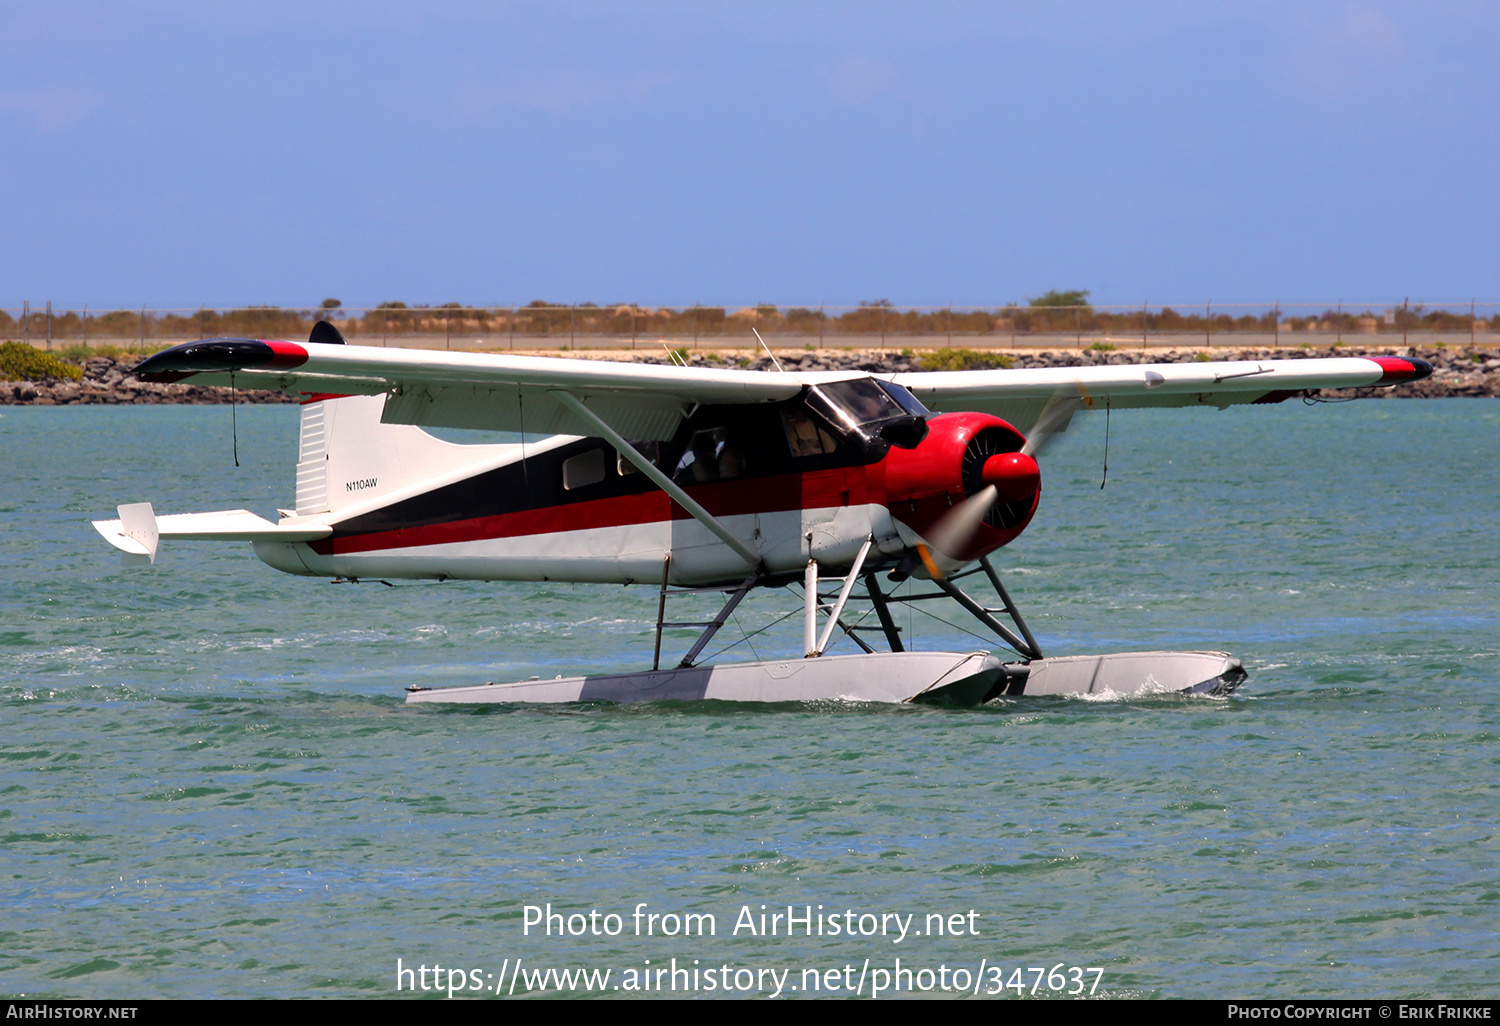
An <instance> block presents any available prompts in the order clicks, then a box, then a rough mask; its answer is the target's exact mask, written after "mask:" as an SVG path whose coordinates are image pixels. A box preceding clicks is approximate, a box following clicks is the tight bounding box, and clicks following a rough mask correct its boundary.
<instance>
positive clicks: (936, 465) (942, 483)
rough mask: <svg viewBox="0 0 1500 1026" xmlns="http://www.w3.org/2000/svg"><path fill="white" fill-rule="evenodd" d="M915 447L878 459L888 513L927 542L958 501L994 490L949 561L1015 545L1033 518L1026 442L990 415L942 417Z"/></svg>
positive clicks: (1035, 492) (1037, 490) (1034, 477)
mask: <svg viewBox="0 0 1500 1026" xmlns="http://www.w3.org/2000/svg"><path fill="white" fill-rule="evenodd" d="M927 425H928V432H927V437H926V438H924V439H922V441H921V443H920V444H919V445H918V446H917V447H916V448H915V449H897V448H893V449H891V451H890V453H889V454H887V456H886V457H885V459H884V460H882V461H881V464H882V467H883V469H884V471H885V492H886V508H888V509H889V510H890V511H891V515H892V516H893V517H895V518H896V519H897V520H900V521H901V522H902V523H904V524H906V525H907V526H908V527H910V528H912V529H913V530H914V531H916V532H917V533H918V534H920V535H922V536H923V537H924V538H931V536H932V530H933V528H934V527H935V526H936V525H937V523H938V522H939V521H940V520H942V519H943V517H944V516H946V515H947V514H948V512H949V511H950V510H951V509H952V508H953V507H954V506H956V505H957V504H958V503H960V502H963V501H964V500H965V499H967V498H969V497H970V496H972V495H976V494H978V493H979V492H981V491H983V490H984V489H985V488H986V487H988V486H990V485H994V486H995V491H996V497H995V501H994V502H993V503H991V504H990V507H989V509H988V510H986V511H985V514H984V519H983V522H982V523H980V524H979V525H978V527H977V528H975V530H974V532H973V534H972V535H970V537H969V538H968V540H967V542H966V543H965V544H964V545H962V547H961V548H960V550H959V551H956V552H948V553H945V555H947V556H949V557H950V558H953V559H956V560H960V561H967V560H971V559H978V558H979V557H980V556H983V555H985V554H986V553H989V552H993V551H995V550H996V549H998V548H1000V547H1001V546H1002V545H1006V544H1008V543H1010V542H1011V541H1013V540H1014V539H1015V538H1016V537H1017V536H1018V535H1019V534H1020V533H1021V532H1022V531H1024V530H1026V525H1027V524H1029V523H1031V518H1032V516H1033V515H1034V514H1035V513H1036V507H1037V502H1038V501H1039V500H1040V498H1041V473H1040V471H1039V469H1038V468H1037V465H1036V461H1035V460H1034V459H1032V458H1031V457H1030V456H1025V455H1022V454H1021V451H1020V450H1021V447H1022V446H1023V445H1025V444H1026V439H1025V437H1024V436H1023V435H1022V434H1021V433H1020V432H1019V431H1017V430H1016V429H1015V428H1013V427H1011V426H1010V425H1009V424H1007V423H1006V422H1005V421H1003V420H1001V419H1000V418H999V417H992V416H990V415H989V414H987V413H945V414H942V415H940V416H936V417H933V418H932V419H931V420H929V421H928V422H927Z"/></svg>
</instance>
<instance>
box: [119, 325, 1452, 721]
mask: <svg viewBox="0 0 1500 1026" xmlns="http://www.w3.org/2000/svg"><path fill="white" fill-rule="evenodd" d="M762 344H764V343H762ZM766 351H767V353H768V354H770V350H769V349H767V350H766ZM771 359H772V363H773V364H774V363H775V357H774V355H772V357H771ZM1431 373H1432V367H1431V365H1430V364H1428V363H1426V362H1425V361H1423V360H1420V359H1415V358H1411V357H1396V356H1386V357H1344V358H1308V359H1295V360H1262V361H1209V362H1191V363H1168V364H1128V365H1108V366H1087V367H1061V368H1046V369H1012V370H979V371H952V372H919V373H905V374H872V373H861V372H853V371H851V372H827V371H825V372H801V371H793V370H781V369H780V367H779V365H776V366H773V367H772V368H770V369H766V370H745V369H740V370H736V369H720V368H707V367H695V366H682V365H677V364H676V363H674V364H673V365H658V364H643V363H619V362H607V361H601V360H586V359H567V358H553V357H527V356H514V355H500V354H490V353H482V352H447V351H442V352H439V351H429V350H416V349H398V348H389V349H388V348H384V347H380V348H376V347H368V346H357V345H350V344H347V343H346V342H345V340H344V338H343V337H342V336H341V335H340V333H339V332H338V330H337V329H336V328H335V327H334V326H333V325H332V324H331V323H329V322H327V321H320V322H318V323H317V324H316V325H315V326H314V328H313V330H312V334H311V336H310V337H309V339H308V341H307V342H305V343H300V342H290V341H277V340H262V339H244V338H210V339H204V340H201V341H196V342H190V343H186V344H183V345H178V346H174V347H172V348H170V349H166V350H164V351H162V352H160V353H157V354H155V355H154V356H151V357H149V358H148V359H146V360H145V361H144V362H143V363H141V364H140V365H139V366H138V367H137V368H136V369H135V374H136V375H137V376H138V377H140V378H142V379H144V380H147V381H161V382H173V381H185V380H191V381H192V382H193V383H194V384H204V385H227V386H233V387H235V388H247V389H272V390H277V391H281V392H287V393H294V394H300V395H301V396H302V399H303V401H302V405H301V433H300V451H299V457H298V462H297V466H296V485H295V500H294V506H293V508H291V509H282V510H279V511H278V519H277V520H276V521H271V520H269V519H266V518H264V517H261V516H259V515H257V514H256V513H253V512H251V511H249V510H242V509H237V510H220V511H215V512H206V513H186V514H169V515H157V514H156V512H155V510H154V508H153V506H152V504H151V503H149V502H136V503H128V504H124V505H121V506H119V507H118V518H117V519H110V520H100V521H95V522H94V526H95V528H96V529H97V530H98V531H99V533H100V534H101V535H103V536H104V538H105V539H107V540H108V541H109V542H110V543H111V544H112V545H114V546H115V547H116V548H117V549H120V550H121V551H122V552H123V556H122V559H123V561H124V562H126V563H127V564H144V563H150V562H154V561H155V558H156V555H157V551H158V547H159V545H160V543H161V542H162V541H165V540H168V539H171V540H173V541H177V540H201V541H238V542H245V541H248V542H250V543H252V545H253V546H254V550H255V554H256V555H257V556H258V557H259V558H260V559H261V560H262V561H264V562H265V563H267V564H269V565H270V566H272V567H274V568H276V569H277V570H281V571H284V572H286V573H289V574H298V575H303V576H309V577H319V578H331V579H334V580H342V581H357V580H359V579H377V580H381V581H389V580H390V579H436V580H448V579H463V580H476V581H532V582H539V581H570V582H585V583H594V584H616V585H620V584H624V585H633V584H639V585H644V586H647V587H651V588H653V589H655V590H656V591H657V593H658V601H657V615H656V624H655V656H654V658H653V660H652V666H651V668H650V669H649V670H647V669H641V670H637V671H633V672H624V673H600V674H589V675H582V676H575V677H566V678H557V679H553V680H540V679H535V678H534V679H531V680H523V681H514V682H500V683H496V682H476V683H474V684H472V685H468V684H465V685H458V686H445V687H423V686H412V687H410V688H408V690H407V695H406V700H407V701H408V702H410V703H530V702H631V701H640V700H657V701H662V700H668V701H700V700H723V701H742V702H810V701H813V702H819V701H843V702H876V703H911V702H942V703H952V704H958V705H972V704H979V703H984V702H987V701H991V700H995V699H997V698H1001V697H1008V696H1036V695H1065V696H1091V695H1118V696H1132V695H1139V694H1146V693H1187V694H1198V695H1221V694H1225V693H1228V692H1230V691H1232V690H1234V689H1235V688H1236V687H1237V686H1239V684H1240V683H1241V682H1242V681H1244V680H1245V678H1246V673H1245V670H1244V668H1243V666H1242V665H1241V663H1240V661H1239V660H1238V659H1236V658H1235V657H1234V656H1232V655H1230V654H1228V653H1225V652H1117V653H1109V654H1102V655H1101V654H1087V655H1071V656H1070V655H1063V656H1044V655H1043V652H1042V649H1041V647H1040V645H1039V644H1038V642H1037V640H1036V637H1035V636H1034V635H1033V634H1032V632H1031V630H1030V629H1029V628H1028V626H1027V624H1026V621H1025V619H1024V618H1023V617H1022V615H1021V612H1020V610H1019V609H1018V608H1017V606H1016V603H1015V602H1014V601H1013V600H1012V598H1011V596H1010V594H1009V592H1008V591H1007V590H1006V588H1005V585H1004V583H1003V582H1002V580H1001V577H1000V575H999V573H998V572H997V571H996V569H995V566H994V564H993V563H992V561H991V560H990V556H991V555H992V554H993V553H995V552H996V551H997V550H999V549H1000V548H1002V547H1003V546H1006V545H1009V544H1011V543H1013V542H1015V541H1016V539H1017V538H1019V537H1020V536H1021V535H1022V533H1023V532H1024V531H1025V530H1026V528H1027V526H1028V525H1029V524H1030V523H1031V521H1032V518H1033V517H1034V516H1035V515H1036V513H1037V509H1038V505H1039V502H1040V500H1041V469H1040V466H1039V464H1038V461H1037V457H1038V455H1039V453H1040V452H1041V450H1042V448H1043V446H1044V445H1045V444H1046V443H1047V441H1048V439H1049V438H1051V437H1052V436H1053V435H1055V434H1056V433H1057V432H1059V431H1062V430H1064V429H1065V428H1066V427H1067V425H1068V423H1069V421H1070V420H1071V418H1072V417H1073V416H1074V415H1076V414H1078V413H1079V412H1080V411H1116V410H1131V409H1149V408H1164V407H1184V406H1209V407H1216V408H1219V409H1223V408H1225V407H1227V406H1230V405H1236V404H1247V403H1248V404H1266V403H1277V402H1282V401H1284V400H1287V399H1291V398H1294V397H1302V396H1307V395H1309V394H1313V393H1316V392H1318V391H1319V390H1323V389H1364V388H1372V389H1373V388H1380V387H1387V386H1391V385H1394V384H1397V383H1400V382H1403V381H1413V380H1418V379H1421V378H1425V377H1427V376H1428V375H1430V374H1431ZM428 428H468V429H476V430H488V431H507V432H515V433H518V434H519V436H520V439H521V440H520V441H519V442H517V443H510V444H494V443H482V444H459V443H454V442H450V441H446V440H444V439H441V438H439V437H437V436H436V435H434V434H432V433H430V432H429V431H428V430H427V429H428ZM907 581H910V582H911V584H910V586H909V587H908V588H907V589H906V590H905V591H904V592H902V590H901V588H900V585H901V584H902V582H907ZM970 582H973V583H970ZM975 583H977V584H978V585H980V586H981V587H982V586H983V585H988V588H989V593H988V594H979V593H978V592H977V591H976V590H975V588H974V584H975ZM759 588H765V589H784V590H785V592H786V594H788V595H790V596H791V597H792V599H791V600H789V601H793V604H792V605H791V608H790V610H789V611H788V613H787V616H788V617H795V616H796V615H797V613H798V612H799V611H800V613H801V619H802V644H801V649H802V654H801V657H800V658H798V657H792V658H785V659H779V660H777V659H772V660H759V661H754V662H730V663H723V662H719V663H715V662H713V661H711V660H710V661H700V657H701V656H702V654H703V652H704V649H705V648H706V647H707V646H708V644H709V642H710V641H711V640H712V639H713V638H714V636H715V634H716V633H717V632H718V631H720V630H721V629H722V628H723V627H724V626H725V624H726V623H727V622H728V621H729V620H730V618H731V616H732V614H733V613H734V611H735V609H736V607H738V606H739V604H740V603H741V602H742V601H743V600H744V598H745V597H746V595H748V594H750V593H751V592H752V591H753V590H755V589H759ZM799 592H800V595H799ZM856 592H858V594H856ZM971 592H972V593H971ZM683 595H697V596H704V595H719V596H722V605H721V606H720V607H719V609H718V612H717V613H715V614H714V615H712V616H711V617H709V618H708V619H706V620H695V621H673V620H669V619H668V614H667V602H668V599H669V598H673V599H675V598H677V597H680V596H683ZM702 601H703V600H701V599H700V603H701V602H702ZM929 601H936V602H945V603H947V602H951V603H953V604H956V606H958V607H959V608H961V609H962V610H964V611H965V612H966V613H967V614H969V615H970V616H972V617H973V618H974V619H975V620H977V621H978V623H979V624H980V625H982V627H983V628H984V629H985V630H986V631H987V632H989V634H992V635H993V637H994V638H995V641H996V643H997V644H996V645H995V646H994V650H980V651H912V650H910V649H909V648H908V645H907V644H906V640H905V639H903V636H902V634H903V632H902V629H901V628H900V627H899V626H898V625H897V617H896V616H894V615H893V608H895V607H897V606H898V604H899V603H906V602H929ZM713 603H714V604H715V605H718V600H717V599H715V600H713ZM799 606H800V610H799V608H798V607H799ZM676 608H681V607H680V606H678V607H676ZM861 610H862V612H861ZM686 627H691V628H694V629H696V630H697V638H696V640H695V641H694V642H693V643H692V645H691V647H690V648H688V650H687V652H686V654H685V655H683V657H682V658H681V659H680V660H679V661H677V662H676V663H675V665H665V666H664V665H663V661H662V652H661V650H662V640H663V633H664V631H665V630H666V629H668V628H686ZM986 637H988V635H986ZM844 639H847V640H848V644H847V645H846V648H848V649H849V650H850V651H848V652H847V654H833V653H831V652H830V649H831V648H833V647H834V645H835V644H837V643H838V642H840V641H843V640H844ZM872 641H873V642H874V643H875V644H871V642H872ZM877 646H881V648H879V649H877ZM1002 646H1003V647H1002ZM668 662H669V663H670V659H669V660H668Z"/></svg>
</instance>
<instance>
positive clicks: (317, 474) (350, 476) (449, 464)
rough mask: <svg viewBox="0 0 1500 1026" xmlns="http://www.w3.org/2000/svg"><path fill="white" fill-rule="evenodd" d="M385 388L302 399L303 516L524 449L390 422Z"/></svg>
mask: <svg viewBox="0 0 1500 1026" xmlns="http://www.w3.org/2000/svg"><path fill="white" fill-rule="evenodd" d="M384 407H385V396H383V395H351V396H330V397H320V398H314V399H312V400H310V401H308V402H307V403H304V404H303V406H302V434H301V445H300V449H299V453H298V458H297V499H296V505H297V516H299V517H303V516H313V515H317V514H322V513H338V512H339V511H340V510H343V509H347V508H348V507H350V506H354V505H356V504H358V505H364V504H365V503H366V502H368V500H370V499H371V498H374V497H376V496H379V495H387V494H390V493H392V492H397V491H400V490H402V489H404V488H407V487H409V486H411V485H415V484H419V483H422V482H429V481H432V480H434V479H435V478H440V477H444V476H447V475H449V474H450V473H454V472H459V471H463V470H465V469H467V468H477V467H478V466H479V465H480V464H485V463H490V464H493V463H494V462H495V460H496V457H497V456H502V455H504V454H507V453H509V451H510V450H512V449H514V448H517V447H515V446H508V445H455V444H454V443H452V442H445V441H443V440H442V439H441V438H436V437H434V436H433V435H430V434H428V433H427V432H426V431H423V430H422V429H421V428H419V427H412V426H410V425H406V424H383V423H381V421H380V415H381V411H382V410H383V409H384Z"/></svg>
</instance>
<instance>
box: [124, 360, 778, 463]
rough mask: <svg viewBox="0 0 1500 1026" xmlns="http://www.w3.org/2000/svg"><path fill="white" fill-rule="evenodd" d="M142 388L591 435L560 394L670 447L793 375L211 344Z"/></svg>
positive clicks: (389, 419) (767, 398) (165, 364)
mask: <svg viewBox="0 0 1500 1026" xmlns="http://www.w3.org/2000/svg"><path fill="white" fill-rule="evenodd" d="M135 373H136V375H137V376H138V377H140V378H142V379H144V380H146V381H182V380H186V379H191V380H192V383H193V384H202V385H231V384H232V385H235V386H237V387H240V388H261V389H271V390H273V391H278V392H306V393H312V394H318V395H329V394H333V395H379V394H381V393H385V394H386V396H387V398H386V403H385V412H384V414H383V415H382V417H381V419H382V421H384V422H385V423H387V424H416V425H419V426H423V427H460V428H486V429H491V430H501V431H524V432H527V433H529V434H537V435H550V434H577V435H592V434H595V433H596V431H595V430H594V428H593V426H592V425H590V424H589V422H588V421H586V420H584V419H583V418H581V417H579V416H578V415H577V414H576V413H575V412H574V411H573V410H572V409H571V408H570V407H569V406H567V405H566V404H564V403H562V402H559V401H558V400H557V399H555V398H554V397H553V395H552V393H554V392H559V391H563V392H568V393H571V394H572V395H573V396H574V397H576V398H577V399H579V400H581V401H582V402H583V403H585V404H586V405H587V406H588V408H589V409H590V410H592V411H593V412H594V413H596V414H598V415H599V416H601V417H603V418H604V419H605V420H606V421H608V422H609V423H610V424H611V425H612V426H614V427H615V429H616V430H618V431H619V432H620V433H621V434H622V435H625V436H626V437H627V438H632V439H646V440H652V439H654V440H658V441H665V440H667V439H669V438H671V437H672V436H673V434H674V433H675V432H676V430H677V425H678V424H679V423H680V422H681V420H682V418H683V417H684V416H686V415H687V414H688V413H689V412H690V411H691V410H692V408H693V407H694V406H696V405H698V404H702V403H755V402H775V401H777V400H780V399H789V398H791V397H792V396H795V395H796V394H797V393H798V392H800V391H801V390H802V388H803V386H804V384H805V382H804V381H803V380H801V379H800V378H799V377H797V376H795V375H780V374H766V373H763V372H759V371H743V370H718V369H708V368H698V367H692V368H688V367H671V366H660V365H657V364H644V363H611V362H607V361H603V360H574V359H554V358H552V357H544V356H510V355H501V354H493V353H453V352H443V351H435V350H428V349H387V348H384V347H375V346H351V345H339V344H329V343H314V342H308V343H300V342H272V341H258V340H253V339H206V340H204V341H202V342H189V343H187V344H186V345H180V346H174V347H173V348H171V349H167V350H165V351H163V352H160V353H157V354H156V355H155V356H152V357H151V358H149V359H148V360H146V361H145V362H144V363H142V364H141V365H140V366H138V367H137V368H136V369H135Z"/></svg>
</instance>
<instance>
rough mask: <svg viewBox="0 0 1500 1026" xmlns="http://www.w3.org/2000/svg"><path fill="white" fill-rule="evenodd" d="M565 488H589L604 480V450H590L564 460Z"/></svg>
mask: <svg viewBox="0 0 1500 1026" xmlns="http://www.w3.org/2000/svg"><path fill="white" fill-rule="evenodd" d="M562 471H563V488H564V489H566V490H567V491H570V492H571V491H572V490H573V489H575V488H587V487H588V486H589V485H591V484H598V483H599V482H600V481H603V480H604V450H603V449H590V450H589V451H588V452H583V453H579V454H578V455H577V456H573V457H570V458H568V459H566V460H563V465H562Z"/></svg>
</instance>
